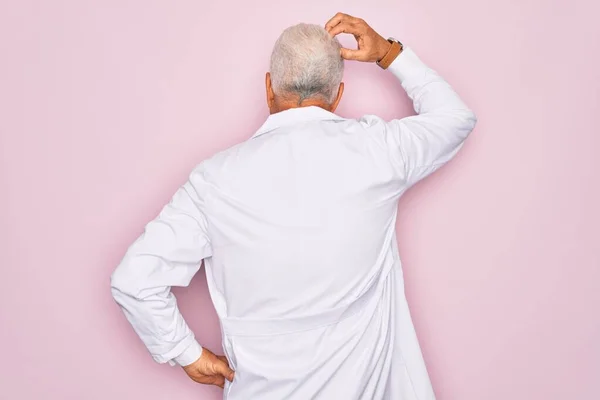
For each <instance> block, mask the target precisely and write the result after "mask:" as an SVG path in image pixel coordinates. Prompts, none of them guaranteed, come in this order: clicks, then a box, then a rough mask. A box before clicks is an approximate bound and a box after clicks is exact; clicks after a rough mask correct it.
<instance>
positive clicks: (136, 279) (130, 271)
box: [112, 171, 212, 297]
mask: <svg viewBox="0 0 600 400" xmlns="http://www.w3.org/2000/svg"><path fill="white" fill-rule="evenodd" d="M197 173H198V171H195V172H194V173H192V176H191V177H190V180H188V181H187V182H186V183H185V184H184V185H182V186H181V187H180V188H179V189H178V190H177V192H176V193H175V194H174V195H173V197H172V198H171V200H170V202H169V203H168V204H167V205H165V206H164V207H163V209H162V210H161V212H160V214H159V215H158V216H157V217H156V218H155V219H154V220H152V221H151V222H149V223H148V224H147V225H146V227H145V229H144V232H143V234H142V235H141V236H140V237H139V238H138V239H137V240H136V241H135V242H134V243H133V244H132V245H131V246H130V247H129V249H128V250H127V253H126V254H125V257H124V258H123V260H122V261H121V263H120V264H119V266H118V267H117V269H116V270H115V272H114V273H113V276H112V285H113V288H115V289H117V290H121V291H126V292H127V293H128V294H129V295H132V296H134V297H145V296H148V295H152V294H157V293H158V292H160V291H163V290H165V288H168V287H171V286H187V285H188V284H189V282H190V281H191V279H192V277H193V276H194V275H195V273H196V272H197V271H198V270H199V268H200V264H201V261H202V260H203V259H204V258H207V257H210V256H211V255H212V248H211V243H210V238H209V236H208V226H207V220H206V217H205V215H204V207H203V205H204V203H205V201H204V200H205V199H204V198H203V193H199V190H198V184H199V182H198V178H197V177H196V176H195V175H196V174H197ZM200 184H201V182H200Z"/></svg>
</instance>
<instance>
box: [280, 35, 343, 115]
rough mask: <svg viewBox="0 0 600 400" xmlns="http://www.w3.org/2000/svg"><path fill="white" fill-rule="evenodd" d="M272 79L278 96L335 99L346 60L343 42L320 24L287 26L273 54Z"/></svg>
mask: <svg viewBox="0 0 600 400" xmlns="http://www.w3.org/2000/svg"><path fill="white" fill-rule="evenodd" d="M270 69H271V81H272V85H273V91H274V92H275V94H276V95H277V96H281V97H284V98H289V99H290V100H292V99H293V100H297V101H298V104H300V103H301V102H302V101H304V100H306V99H315V100H321V101H324V102H326V103H328V104H329V103H331V102H332V101H334V99H335V98H336V96H337V92H338V89H339V85H340V82H341V81H342V75H343V73H344V61H343V59H342V57H341V56H340V43H339V42H338V40H337V39H336V38H332V37H331V35H329V33H328V32H327V31H326V30H325V28H323V27H321V26H319V25H312V24H298V25H294V26H292V27H289V28H287V29H286V30H285V31H283V33H282V34H281V36H280V37H279V39H278V40H277V42H276V43H275V47H274V48H273V53H272V54H271V66H270Z"/></svg>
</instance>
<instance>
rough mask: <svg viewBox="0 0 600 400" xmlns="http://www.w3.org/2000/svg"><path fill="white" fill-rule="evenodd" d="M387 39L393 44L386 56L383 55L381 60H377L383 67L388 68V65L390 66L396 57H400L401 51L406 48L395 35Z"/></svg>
mask: <svg viewBox="0 0 600 400" xmlns="http://www.w3.org/2000/svg"><path fill="white" fill-rule="evenodd" d="M387 41H388V42H390V43H391V44H392V45H391V46H390V49H389V50H388V52H387V53H386V54H385V56H383V58H382V59H381V60H379V61H377V65H379V66H380V67H381V68H383V69H387V67H389V66H390V64H391V63H392V62H393V61H394V60H395V59H396V57H398V55H399V54H400V53H402V50H403V49H404V46H403V45H402V43H401V42H400V41H399V40H397V39H394V38H393V37H390V38H388V40H387Z"/></svg>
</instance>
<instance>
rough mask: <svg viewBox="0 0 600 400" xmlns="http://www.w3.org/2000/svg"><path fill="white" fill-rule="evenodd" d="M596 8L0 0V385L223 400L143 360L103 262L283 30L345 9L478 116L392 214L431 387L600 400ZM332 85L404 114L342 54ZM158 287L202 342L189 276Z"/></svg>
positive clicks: (374, 75) (214, 142)
mask: <svg viewBox="0 0 600 400" xmlns="http://www.w3.org/2000/svg"><path fill="white" fill-rule="evenodd" d="M567 3H570V4H567ZM594 3H595V4H594ZM596 4H598V3H597V2H593V1H591V0H588V1H576V2H567V1H562V2H559V1H543V0H529V1H519V0H505V1H494V2H492V1H477V0H456V1H446V0H425V1H410V2H406V1H405V2H400V1H394V2H392V1H387V0H372V1H339V0H338V1H327V2H324V1H322V0H303V1H294V2H283V1H274V0H270V1H264V0H261V1H252V2H250V1H238V2H237V4H236V3H230V2H217V1H212V2H199V1H191V0H188V1H148V0H144V1H142V0H137V1H133V0H128V1H123V0H121V1H102V2H100V1H96V2H92V1H75V0H71V1H66V0H62V1H51V2H50V1H23V0H21V1H2V2H0V191H1V196H0V260H1V261H0V266H1V277H0V279H1V282H2V290H1V291H0V326H1V328H0V346H1V349H0V354H1V357H2V361H1V364H0V398H1V399H28V400H29V399H69V400H70V399H73V400H79V399H102V400H104V399H127V400H129V399H148V400H149V399H178V400H184V399H218V398H220V396H221V391H220V389H217V388H214V387H205V386H200V385H197V384H194V383H193V382H192V381H190V380H188V379H187V377H186V376H185V375H184V374H183V372H182V371H181V370H180V369H178V368H170V367H168V366H164V365H163V366H161V365H157V364H154V362H153V361H152V360H151V358H150V357H149V355H148V354H147V353H146V350H145V348H144V347H143V346H142V344H141V343H140V342H139V341H138V339H137V337H136V336H135V334H134V332H133V330H132V329H131V328H130V327H129V325H128V324H127V322H126V320H125V318H124V317H123V316H122V314H121V313H120V311H119V310H118V308H117V306H116V305H115V304H114V303H113V301H112V299H111V297H110V291H109V286H108V285H109V275H110V273H111V271H112V270H113V268H114V267H115V265H116V264H117V263H118V262H119V260H120V258H121V256H122V255H123V253H124V251H125V249H126V247H127V246H128V245H129V244H130V243H131V242H132V241H133V240H134V239H135V238H136V237H137V235H138V234H139V233H140V232H141V230H142V228H143V225H144V224H145V223H146V222H147V221H148V220H150V219H151V218H153V217H154V216H155V215H156V213H157V212H158V211H159V209H160V208H161V207H162V205H163V204H164V203H166V202H167V201H168V200H169V198H170V196H171V194H172V193H173V192H174V191H175V189H176V188H177V187H178V186H179V185H180V184H181V183H182V182H183V180H184V179H185V178H186V177H187V174H188V172H189V171H190V170H191V169H192V167H193V166H194V165H195V164H196V163H198V162H199V161H201V160H203V159H205V158H207V157H209V156H210V155H212V154H213V153H215V152H216V151H218V150H221V149H224V148H226V147H228V146H230V145H233V144H235V143H237V142H239V141H241V140H244V139H246V138H248V137H249V136H250V135H251V134H252V133H253V132H254V130H255V129H256V128H257V127H258V126H259V125H260V124H261V122H262V121H263V119H264V118H265V117H266V115H267V109H266V105H265V102H264V90H263V78H264V75H263V74H264V72H265V71H266V68H267V65H268V56H269V53H270V50H271V46H272V45H273V43H274V41H275V39H276V38H277V36H278V35H279V33H280V32H281V30H282V29H283V28H285V27H287V26H289V25H291V24H294V23H297V22H301V21H305V22H314V23H325V21H326V20H327V19H328V18H329V17H330V16H332V15H333V14H334V13H335V12H336V11H339V10H344V11H345V12H348V13H353V14H355V15H358V16H361V17H363V18H364V19H366V20H367V21H368V22H370V23H371V25H372V26H374V27H375V28H376V29H377V30H378V31H379V32H380V33H381V34H382V35H384V36H390V35H391V36H395V37H397V38H400V39H402V40H403V41H404V42H405V43H406V44H407V45H410V46H411V47H413V49H415V51H416V52H417V53H418V54H419V55H420V56H421V58H422V59H424V60H425V61H426V62H428V63H429V64H430V65H431V66H432V67H434V68H435V69H437V70H438V71H439V72H441V73H442V75H443V76H444V77H446V78H447V79H448V80H449V81H450V82H451V83H452V84H453V85H454V86H455V87H456V89H457V90H458V91H459V92H460V93H461V95H462V96H463V97H464V98H465V100H466V101H467V103H468V104H469V105H471V106H472V107H473V108H474V110H475V111H476V113H477V115H478V117H479V124H478V126H477V128H476V131H475V133H474V134H473V136H472V138H471V139H470V140H469V141H468V143H467V145H466V146H465V147H464V150H463V151H462V152H461V153H460V155H459V156H458V157H457V159H456V160H455V161H454V162H452V163H451V164H450V165H449V166H448V167H446V168H444V169H443V170H441V171H440V172H438V173H436V174H435V175H434V176H433V177H431V178H430V179H428V180H427V181H425V182H423V183H422V184H419V185H418V186H417V187H416V188H415V189H414V190H412V191H411V192H410V193H409V194H408V195H407V196H406V197H405V198H404V199H403V200H402V203H401V212H400V216H399V223H398V226H399V241H400V246H401V251H402V257H403V260H404V264H405V271H406V272H405V273H406V276H407V280H408V287H407V291H408V296H409V301H410V304H411V308H412V311H413V313H414V319H415V324H416V327H417V330H418V333H419V335H420V339H421V342H422V346H423V349H424V353H425V357H426V360H427V362H428V364H429V368H430V370H431V377H432V380H433V383H434V386H435V388H436V391H437V392H438V393H439V399H440V400H452V399H458V400H482V399H485V400H507V399H510V400H538V399H539V400H542V399H543V400H558V399H561V400H562V399H568V400H573V399H578V400H587V399H590V400H594V399H595V400H597V399H600V380H599V377H600V344H599V339H600V309H599V305H600V255H599V254H600V251H599V247H600V246H599V242H600V238H599V234H598V227H599V226H600V212H599V211H598V206H599V205H600V188H599V184H600V178H599V171H600V158H599V157H598V156H597V151H598V148H599V147H600V131H599V128H598V115H599V114H600V83H599V82H600V58H599V56H598V54H599V53H598V51H599V50H600V48H599V45H598V43H599V38H600V29H599V25H600V24H598V22H597V20H596V17H597V15H598V14H599V13H600V9H599V8H600V7H599V6H597V5H596ZM260 7H264V8H263V9H262V10H260ZM344 40H345V42H346V43H349V41H348V40H347V38H346V39H344ZM345 82H346V94H345V98H344V99H343V100H342V104H341V106H340V109H339V113H340V114H341V115H343V116H347V117H356V116H359V115H361V114H364V113H377V114H380V115H381V116H382V117H386V118H390V117H392V116H403V115H408V114H409V113H410V112H411V109H410V104H409V102H408V101H407V99H406V98H405V97H404V95H403V94H402V93H400V92H399V91H398V85H397V84H396V83H394V82H393V79H391V77H390V76H389V75H388V74H386V73H383V72H381V71H379V70H378V68H377V67H376V66H373V65H364V64H362V65H359V64H354V63H349V64H347V69H346V75H345ZM176 293H177V295H178V298H179V299H180V304H181V308H182V309H183V312H184V314H185V315H186V317H187V318H188V320H189V322H190V324H191V326H192V327H193V328H194V330H195V331H196V333H197V336H198V337H199V339H200V342H201V343H202V344H204V345H206V346H207V347H209V348H212V349H213V350H217V351H218V349H219V345H220V344H219V328H218V323H217V319H216V316H215V313H214V311H213V308H212V305H211V303H210V300H209V297H208V293H207V289H206V281H205V278H204V276H203V273H202V274H199V276H198V277H197V278H196V279H195V280H194V281H193V284H192V285H191V287H190V288H188V289H181V290H177V291H176Z"/></svg>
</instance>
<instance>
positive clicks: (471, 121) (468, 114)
mask: <svg viewBox="0 0 600 400" xmlns="http://www.w3.org/2000/svg"><path fill="white" fill-rule="evenodd" d="M463 119H464V121H465V128H466V130H467V131H468V132H469V133H471V132H472V131H473V129H475V125H477V115H475V112H473V110H471V109H467V110H466V111H465V115H464V117H463Z"/></svg>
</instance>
